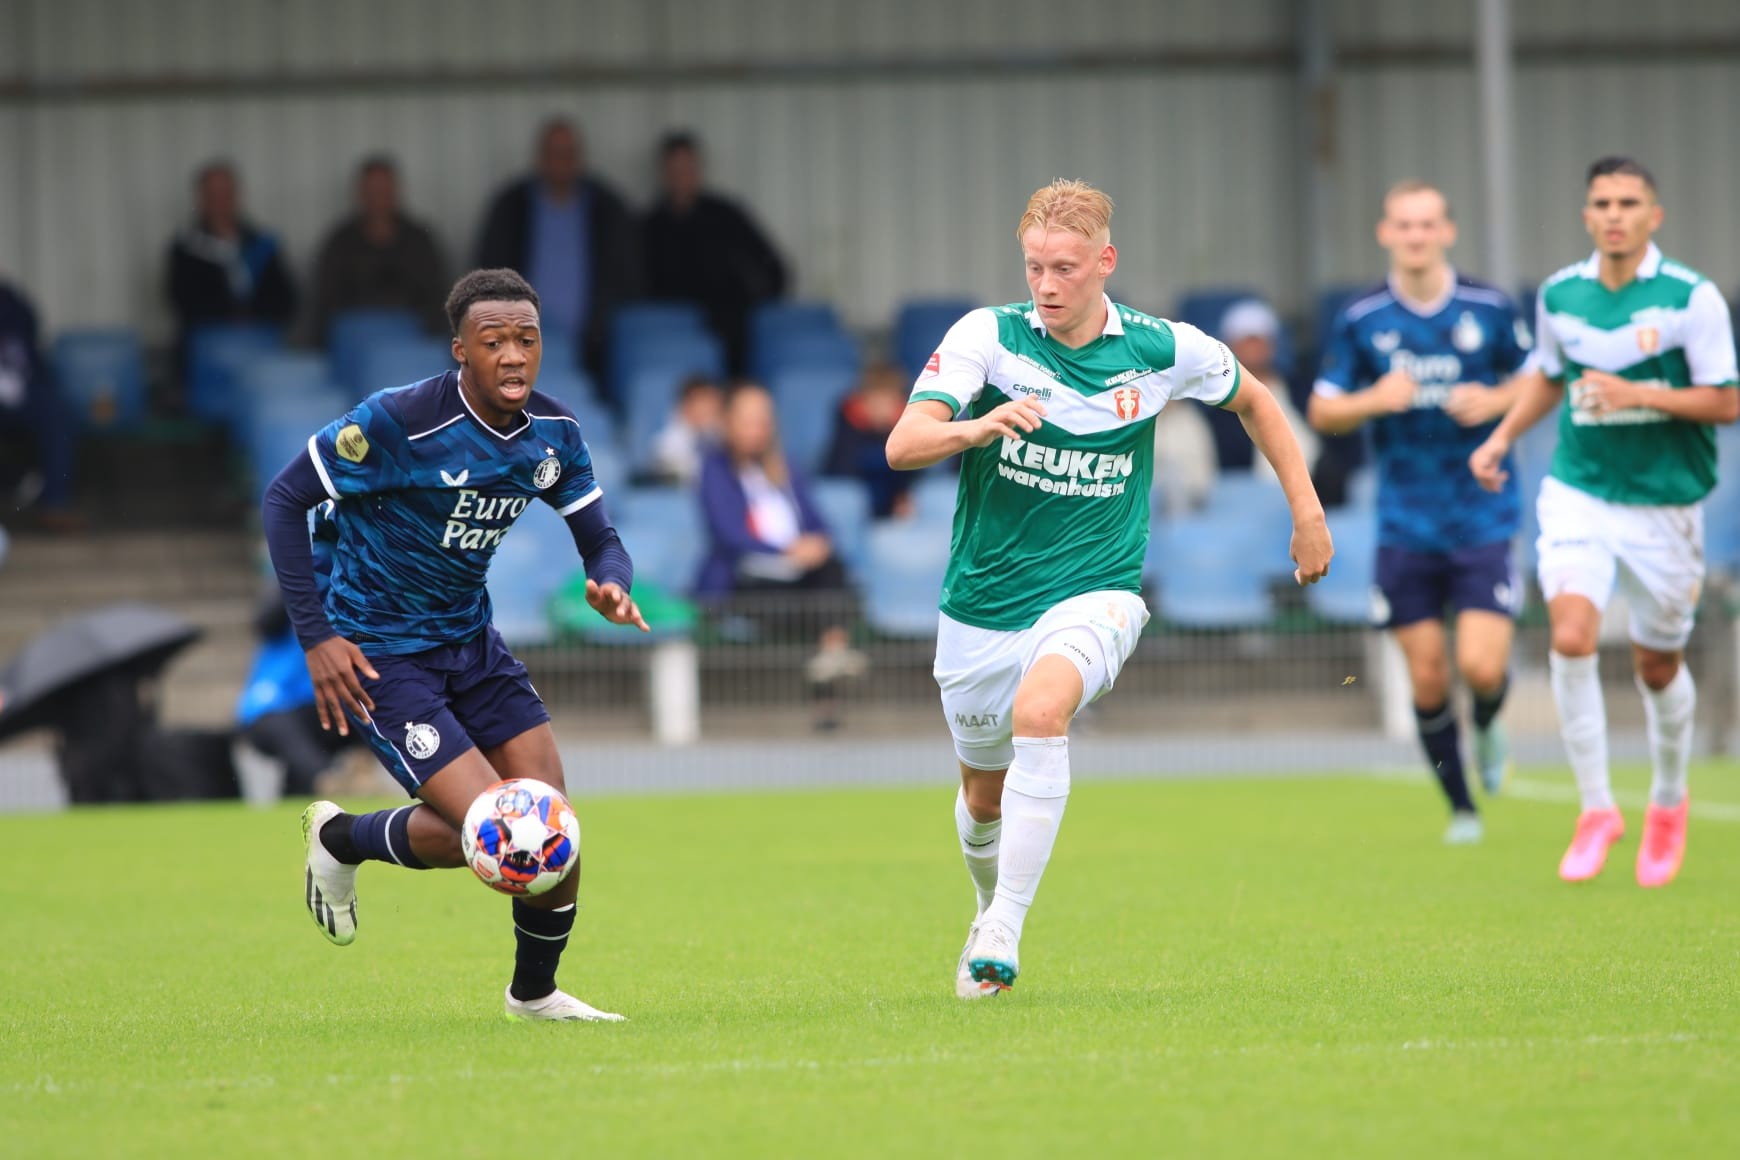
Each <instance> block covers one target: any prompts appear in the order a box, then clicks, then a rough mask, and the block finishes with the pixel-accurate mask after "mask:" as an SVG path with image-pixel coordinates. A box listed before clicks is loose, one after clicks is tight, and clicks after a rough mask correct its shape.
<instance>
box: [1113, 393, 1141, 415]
mask: <svg viewBox="0 0 1740 1160" xmlns="http://www.w3.org/2000/svg"><path fill="white" fill-rule="evenodd" d="M1112 402H1113V403H1115V404H1117V408H1118V418H1120V419H1122V420H1123V421H1124V422H1126V423H1128V422H1129V421H1130V420H1131V419H1134V418H1135V417H1136V416H1137V415H1138V414H1139V413H1140V412H1141V410H1142V392H1141V391H1139V390H1137V389H1136V388H1135V387H1119V388H1118V389H1117V390H1115V391H1113V392H1112Z"/></svg>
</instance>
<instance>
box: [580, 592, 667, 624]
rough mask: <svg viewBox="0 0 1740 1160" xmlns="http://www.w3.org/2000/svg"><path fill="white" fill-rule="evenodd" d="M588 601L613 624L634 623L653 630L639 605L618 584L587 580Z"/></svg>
mask: <svg viewBox="0 0 1740 1160" xmlns="http://www.w3.org/2000/svg"><path fill="white" fill-rule="evenodd" d="M586 603H588V604H590V605H591V606H592V608H593V610H594V611H595V612H597V613H598V615H600V616H602V617H603V618H604V619H606V620H608V621H609V622H610V623H612V624H632V625H634V626H635V627H636V628H638V629H640V630H641V631H642V632H651V631H652V629H651V628H649V627H648V626H647V623H646V620H645V618H643V617H642V616H641V614H640V607H639V605H637V604H635V602H634V600H633V598H632V597H630V596H629V594H628V593H626V592H624V591H623V590H622V587H621V586H620V585H618V584H609V583H606V584H600V583H599V582H598V581H596V580H588V581H586Z"/></svg>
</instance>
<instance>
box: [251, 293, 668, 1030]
mask: <svg viewBox="0 0 1740 1160" xmlns="http://www.w3.org/2000/svg"><path fill="white" fill-rule="evenodd" d="M447 317H448V321H449V322H450V323H451V324H452V327H453V335H454V337H453V357H454V358H455V359H456V360H457V361H458V363H459V369H458V370H457V371H447V372H445V373H443V374H439V375H436V376H435V377H434V378H430V379H425V380H423V381H422V382H419V383H413V384H411V385H410V386H407V387H402V388H398V389H395V390H386V391H381V392H378V393H376V394H374V395H371V396H369V397H368V398H367V399H365V400H363V401H362V402H361V403H359V404H358V405H357V406H356V407H355V408H354V409H353V410H352V411H351V412H350V413H349V414H347V415H345V416H344V417H343V418H340V419H337V420H335V421H334V422H332V423H331V424H329V425H328V426H327V427H325V428H324V429H322V430H321V431H319V432H317V433H316V434H314V435H313V436H312V437H310V439H309V440H308V453H307V454H306V455H302V456H298V457H297V458H296V459H295V460H293V461H292V462H291V463H290V464H289V466H287V467H285V468H284V470H283V471H282V472H280V473H279V475H278V477H277V479H275V480H273V482H272V485H271V487H270V488H269V489H268V491H267V493H266V500H265V505H264V521H265V531H266V539H267V543H268V545H269V546H270V548H271V553H272V566H273V568H275V569H276V570H277V573H278V582H279V585H280V587H281V588H282V589H283V593H284V601H285V604H286V606H287V607H288V609H289V612H290V618H291V621H292V623H293V624H294V625H295V628H296V634H297V636H298V638H299V639H300V641H301V643H302V647H303V648H304V649H305V650H307V656H308V670H309V673H310V675H311V676H312V677H313V680H314V691H315V697H316V701H317V707H318V709H319V712H320V723H321V726H322V728H328V729H337V730H338V731H339V732H340V733H348V732H349V731H350V730H351V729H357V730H359V731H360V732H361V735H362V737H363V739H364V740H365V741H366V742H367V743H368V745H369V747H370V748H371V749H373V750H374V752H375V755H376V756H377V757H378V758H380V760H381V763H382V764H383V765H384V766H385V767H386V769H387V771H388V772H389V773H391V774H392V775H393V777H394V779H395V780H397V781H398V782H399V784H400V785H402V786H403V787H404V788H405V792H406V793H408V794H410V795H411V796H412V797H414V798H416V799H417V800H416V802H414V803H413V804H411V805H408V806H401V807H399V808H397V809H392V810H382V811H379V812H377V813H371V814H363V815H360V816H356V815H352V814H347V813H345V812H344V811H342V810H341V809H339V807H338V806H336V805H334V804H333V803H332V802H324V801H323V802H315V803H314V804H313V805H311V806H309V807H308V809H307V811H306V812H305V813H304V814H303V815H302V834H303V840H304V842H305V843H306V846H307V868H306V875H305V885H306V902H307V905H308V909H309V911H310V912H311V913H312V914H313V916H314V921H315V923H316V924H317V925H318V926H319V927H320V929H321V932H322V933H323V934H325V936H326V937H327V938H328V939H329V940H331V941H332V942H334V943H337V944H338V945H339V946H345V945H348V944H349V943H350V942H351V941H352V940H353V939H354V938H355V937H356V926H357V915H356V868H357V866H358V865H359V864H361V863H362V862H366V861H378V862H390V863H392V864H394V865H397V866H403V867H406V868H409V869H414V870H421V869H427V868H429V867H450V866H462V865H464V859H463V857H462V856H461V853H460V844H459V825H460V823H461V821H462V820H463V819H464V817H465V812H466V810H467V809H468V808H470V806H471V803H472V801H473V800H474V799H476V797H477V796H478V794H479V793H481V792H482V791H483V790H484V789H485V788H486V787H488V786H489V785H491V784H492V783H494V782H497V781H500V780H502V779H504V778H513V777H532V778H537V779H538V780H539V781H544V782H548V783H549V784H550V785H553V786H556V787H557V788H562V785H563V780H562V763H561V758H560V756H559V755H558V753H557V750H556V739H555V735H554V733H553V732H552V731H551V729H550V715H549V713H548V712H547V711H546V710H545V708H544V703H543V701H542V699H540V698H539V696H538V694H537V691H536V690H534V689H533V688H532V685H531V682H530V681H529V680H528V679H527V677H526V670H525V666H524V665H522V664H520V662H519V661H517V660H515V659H514V657H513V656H512V654H510V653H509V652H508V650H507V648H506V646H505V645H504V644H503V643H502V639H501V636H500V635H499V634H498V633H497V632H496V630H495V629H494V627H492V626H491V624H490V616H491V609H490V602H489V594H488V592H487V591H486V589H485V588H484V575H485V573H486V572H487V571H488V569H489V562H490V558H491V556H493V555H494V553H495V547H496V545H497V544H498V543H499V542H500V540H501V538H502V536H503V535H504V534H505V533H506V532H507V531H508V529H509V528H511V527H512V526H513V523H514V520H515V519H516V518H517V517H518V516H519V514H520V513H521V512H522V511H524V510H525V507H526V505H527V504H528V503H531V502H532V501H534V500H542V501H543V502H545V503H548V504H550V505H551V506H552V507H554V508H555V509H556V510H557V511H558V512H559V513H560V514H561V515H562V516H563V517H564V518H565V519H566V520H567V522H568V526H569V528H570V529H572V531H573V535H574V543H575V546H576V547H577V548H578V549H579V550H580V556H581V559H582V560H583V561H584V562H585V566H586V576H587V580H586V599H587V602H588V603H590V604H591V605H592V607H593V608H594V609H596V610H597V611H598V612H599V614H600V615H602V616H603V617H604V618H605V619H607V620H609V621H611V622H612V623H615V624H629V625H636V626H638V627H639V628H640V629H641V630H642V631H645V630H646V627H647V625H646V622H645V621H644V620H643V619H642V618H641V615H640V611H639V609H638V608H636V606H635V603H634V601H633V600H632V599H631V598H630V596H629V589H630V584H631V583H632V581H633V578H634V566H633V564H632V562H631V561H630V560H629V557H628V553H627V552H626V551H624V549H623V546H622V542H621V540H619V539H618V538H617V534H616V530H615V528H613V527H612V526H611V523H610V520H609V518H608V517H607V516H606V515H605V512H604V505H603V504H602V503H600V502H599V497H600V496H601V495H602V494H603V493H602V492H601V490H600V489H599V486H598V483H597V481H596V480H594V479H593V478H592V462H591V457H590V455H589V454H588V452H587V449H586V442H585V440H584V439H583V438H582V437H581V431H580V426H579V423H578V422H577V421H576V420H575V418H574V416H573V414H572V413H570V412H569V411H568V409H567V408H565V407H563V406H562V405H561V404H560V403H558V402H556V401H555V400H553V399H551V398H549V397H548V396H546V395H542V394H539V393H537V392H536V391H534V390H533V385H534V384H535V383H536V382H537V377H538V364H539V359H540V354H541V351H540V346H539V328H538V295H537V293H536V292H535V291H534V290H533V289H532V287H531V286H530V285H528V284H527V282H526V281H525V279H524V278H522V277H520V276H519V275H518V274H517V273H515V272H514V271H512V270H474V271H472V272H471V273H469V274H467V275H466V276H465V277H463V278H461V279H460V280H459V281H458V283H457V284H455V286H454V287H453V291H452V293H451V294H450V295H449V296H448V299H447ZM316 506H321V507H322V509H323V511H322V516H323V520H324V521H327V522H325V523H323V524H322V527H321V530H322V532H325V533H328V534H330V535H331V536H332V537H333V539H332V543H331V545H330V550H328V549H327V545H325V544H322V550H321V552H320V565H319V566H321V567H323V568H330V575H329V576H327V577H322V578H321V579H322V581H323V582H325V581H329V583H327V584H326V594H325V600H324V603H323V602H322V600H321V599H320V597H319V596H318V594H317V590H316V574H315V573H316V567H317V564H316V557H315V554H314V552H313V551H312V550H311V547H310V539H309V534H308V525H307V517H308V511H309V509H310V508H313V507H316ZM579 877H580V875H579V870H578V867H576V869H575V872H574V873H572V874H570V875H569V876H568V877H567V878H566V879H564V880H563V881H562V882H561V883H560V884H558V885H557V886H556V887H555V888H554V889H553V890H551V891H549V892H548V893H546V894H541V895H538V896H536V897H526V898H515V899H514V900H513V918H514V934H515V939H516V943H517V950H516V954H515V958H514V973H513V981H512V983H511V984H510V985H509V987H508V991H507V1000H506V1002H507V1014H508V1016H509V1017H510V1018H518V1019H555V1020H572V1019H589V1020H597V1019H603V1020H617V1019H621V1018H622V1016H620V1015H614V1014H610V1013H608V1012H604V1011H600V1010H598V1009H596V1008H594V1007H592V1006H590V1005H588V1004H586V1003H583V1002H581V1001H580V1000H579V999H576V998H574V997H573V996H571V995H568V994H566V993H564V992H563V991H560V990H558V989H557V987H556V967H557V964H558V962H559V961H560V959H561V956H562V951H563V949H564V948H565V947H566V946H567V944H568V935H569V932H570V931H571V930H572V929H573V926H574V899H575V895H576V891H577V889H578V885H579Z"/></svg>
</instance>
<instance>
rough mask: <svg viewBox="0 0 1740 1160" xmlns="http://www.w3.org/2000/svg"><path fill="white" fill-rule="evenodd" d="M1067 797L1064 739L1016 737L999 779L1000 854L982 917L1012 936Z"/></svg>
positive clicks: (1018, 928) (1041, 870) (1028, 901)
mask: <svg viewBox="0 0 1740 1160" xmlns="http://www.w3.org/2000/svg"><path fill="white" fill-rule="evenodd" d="M1068 802H1069V738H1067V737H1017V738H1015V760H1014V762H1013V763H1012V764H1011V765H1010V766H1009V772H1008V774H1007V775H1005V777H1004V778H1003V823H1004V825H1003V839H1002V846H1003V850H1002V855H1001V858H1000V860H999V862H998V868H997V894H996V897H995V898H994V899H993V900H992V902H991V905H990V906H989V907H988V908H986V910H985V914H984V919H985V921H987V922H999V923H1001V924H1003V925H1004V926H1006V927H1008V928H1009V930H1010V931H1011V932H1012V933H1013V934H1014V935H1015V937H1016V938H1020V937H1021V927H1022V925H1023V924H1024V923H1025V922H1026V921H1027V908H1028V907H1030V906H1032V905H1033V895H1034V894H1035V893H1036V892H1037V891H1038V889H1039V879H1040V877H1041V876H1042V875H1044V873H1045V864H1046V863H1047V862H1049V861H1050V860H1051V847H1052V845H1053V844H1054V843H1056V841H1057V831H1058V827H1060V826H1061V825H1063V807H1064V806H1065V805H1067V804H1068Z"/></svg>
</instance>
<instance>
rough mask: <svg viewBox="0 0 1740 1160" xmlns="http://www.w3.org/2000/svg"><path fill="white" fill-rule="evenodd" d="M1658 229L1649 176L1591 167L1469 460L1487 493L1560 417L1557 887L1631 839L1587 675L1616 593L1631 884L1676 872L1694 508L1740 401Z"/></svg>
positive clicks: (1688, 282)
mask: <svg viewBox="0 0 1740 1160" xmlns="http://www.w3.org/2000/svg"><path fill="white" fill-rule="evenodd" d="M1661 220H1662V209H1661V205H1660V203H1659V202H1658V201H1657V200H1656V189H1655V180H1654V178H1652V177H1651V176H1650V175H1649V171H1648V170H1646V169H1644V168H1643V166H1641V165H1639V164H1638V163H1637V162H1635V161H1632V160H1630V159H1628V158H1623V157H1607V158H1603V159H1602V160H1600V161H1597V162H1595V164H1594V165H1592V166H1590V167H1589V180H1588V187H1587V194H1586V197H1585V199H1584V204H1583V224H1584V226H1585V227H1586V228H1587V229H1588V231H1589V235H1590V237H1592V238H1594V239H1595V253H1594V254H1592V255H1591V256H1590V257H1589V258H1588V259H1587V260H1585V261H1582V262H1578V263H1577V264H1576V265H1574V266H1567V267H1565V268H1564V269H1563V270H1560V271H1559V272H1558V273H1557V274H1554V275H1553V276H1552V277H1551V278H1549V279H1547V281H1546V282H1545V284H1543V285H1542V286H1541V292H1540V302H1539V305H1538V307H1537V310H1536V314H1537V321H1536V324H1535V364H1534V369H1533V372H1532V373H1531V374H1529V375H1528V376H1527V378H1526V379H1525V380H1524V382H1523V383H1522V386H1521V391H1520V394H1519V395H1518V397H1517V401H1516V403H1515V405H1514V406H1513V407H1512V408H1511V410H1510V413H1509V414H1507V415H1506V416H1505V417H1504V420H1503V421H1502V422H1500V423H1499V425H1498V427H1497V428H1495V429H1494V430H1493V432H1492V435H1491V436H1490V437H1488V439H1487V440H1486V442H1485V443H1483V444H1481V445H1480V447H1479V448H1477V449H1476V450H1475V452H1474V454H1473V455H1471V456H1470V457H1469V460H1468V465H1469V468H1470V470H1472V471H1473V472H1474V476H1475V478H1476V479H1478V480H1480V482H1481V483H1482V484H1484V485H1485V486H1487V487H1490V488H1492V489H1494V490H1496V489H1497V488H1498V487H1499V486H1501V485H1502V484H1503V482H1504V476H1505V472H1504V469H1503V467H1502V466H1501V461H1502V459H1503V457H1504V454H1505V452H1506V451H1507V450H1509V448H1510V446H1511V444H1512V443H1514V442H1515V441H1516V439H1517V437H1518V436H1520V435H1521V434H1522V433H1523V432H1524V431H1527V430H1528V429H1529V428H1530V427H1532V426H1534V424H1535V423H1536V422H1538V421H1539V420H1541V419H1542V418H1544V417H1546V415H1547V414H1548V413H1550V412H1553V411H1557V412H1558V413H1559V445H1558V448H1557V450H1555V451H1554V453H1553V462H1552V467H1551V469H1550V472H1549V474H1548V476H1547V478H1546V479H1545V480H1544V481H1543V482H1542V484H1541V492H1540V497H1539V498H1538V500H1537V501H1536V505H1535V507H1536V514H1537V516H1538V518H1539V521H1540V526H1541V535H1540V541H1539V552H1538V555H1539V558H1540V564H1539V572H1540V582H1541V592H1542V594H1543V595H1544V596H1545V597H1546V600H1547V614H1548V616H1549V618H1550V619H1551V621H1552V652H1551V653H1550V655H1549V656H1548V658H1547V661H1548V665H1549V668H1550V671H1551V676H1552V685H1553V701H1554V704H1556V705H1557V706H1558V710H1559V732H1560V735H1561V736H1562V737H1563V738H1564V742H1565V752H1566V755H1567V756H1568V757H1569V758H1570V761H1571V771H1572V773H1573V774H1574V775H1575V776H1576V779H1577V791H1578V795H1579V797H1580V798H1581V799H1582V812H1581V814H1579V816H1578V818H1577V829H1576V833H1575V835H1574V836H1573V837H1572V840H1571V845H1570V848H1569V849H1567V850H1566V851H1565V856H1564V858H1563V859H1562V860H1561V861H1560V863H1559V877H1561V878H1563V879H1564V880H1565V881H1567V882H1580V881H1584V880H1587V879H1590V878H1593V877H1595V875H1597V874H1599V873H1600V872H1601V868H1602V866H1603V865H1605V864H1606V861H1607V851H1608V848H1609V847H1610V846H1612V845H1613V843H1614V842H1616V841H1618V840H1619V838H1620V837H1621V836H1623V835H1624V833H1625V820H1624V818H1622V817H1621V816H1620V813H1619V810H1618V808H1617V807H1616V806H1615V805H1614V802H1613V790H1612V786H1611V785H1610V784H1609V781H1608V771H1607V710H1606V705H1605V703H1604V702H1603V700H1602V695H1601V678H1600V674H1599V673H1598V672H1597V669H1596V646H1597V644H1598V643H1599V636H1600V629H1601V613H1602V609H1604V608H1605V607H1606V605H1607V601H1608V599H1609V598H1610V597H1611V596H1612V595H1613V590H1614V587H1615V585H1616V584H1617V585H1618V586H1619V587H1620V589H1621V590H1623V591H1624V593H1625V596H1626V602H1627V604H1628V605H1629V606H1630V609H1631V655H1632V661H1633V668H1634V669H1635V670H1636V675H1637V687H1638V690H1639V691H1640V692H1641V693H1642V694H1643V704H1644V712H1645V719H1646V722H1647V724H1648V728H1649V748H1650V758H1651V764H1652V765H1653V766H1654V772H1655V776H1654V780H1653V781H1652V782H1651V784H1650V790H1649V808H1648V810H1647V811H1646V812H1645V814H1644V823H1643V841H1642V842H1641V843H1640V844H1639V847H1638V851H1637V881H1638V884H1639V885H1642V886H1665V885H1666V884H1667V883H1669V882H1671V881H1673V878H1674V875H1675V874H1677V873H1678V872H1679V869H1680V863H1681V860H1682V859H1683V858H1684V856H1685V848H1686V762H1687V759H1688V758H1689V757H1690V750H1691V743H1692V714H1693V710H1694V708H1695V707H1696V705H1697V694H1696V691H1695V690H1694V688H1693V687H1692V676H1691V673H1690V672H1689V671H1688V670H1687V669H1686V667H1685V664H1684V661H1685V647H1686V641H1687V640H1688V639H1689V638H1690V637H1691V634H1692V618H1693V616H1694V614H1695V613H1696V611H1697V607H1698V594H1699V591H1700V589H1701V588H1702V586H1703V580H1704V513H1703V507H1702V500H1703V498H1704V496H1706V495H1708V494H1709V492H1710V489H1711V488H1712V487H1714V486H1715V484H1716V433H1715V431H1714V429H1713V426H1712V425H1713V424H1717V423H1731V422H1733V421H1734V419H1735V417H1736V416H1737V415H1740V391H1736V390H1735V387H1736V385H1737V384H1736V381H1735V380H1736V374H1735V365H1734V332H1733V329H1732V327H1731V325H1730V323H1729V319H1728V306H1727V304H1726V303H1725V302H1723V301H1722V295H1721V293H1720V292H1719V291H1717V289H1716V287H1715V286H1713V285H1712V284H1711V283H1710V281H1709V279H1707V278H1705V277H1704V276H1703V275H1701V274H1699V273H1697V272H1696V271H1695V270H1691V269H1688V268H1687V267H1685V266H1682V265H1680V264H1679V263H1678V262H1675V261H1672V260H1671V259H1668V258H1665V257H1663V256H1662V252H1661V251H1660V250H1659V249H1657V248H1656V246H1655V243H1654V242H1653V241H1651V240H1650V238H1651V235H1653V234H1654V233H1655V231H1656V229H1657V227H1659V226H1660V225H1661ZM1567 388H1569V395H1570V397H1569V400H1568V403H1567V405H1565V406H1561V405H1560V404H1561V402H1564V401H1566V399H1565V396H1566V391H1567Z"/></svg>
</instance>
